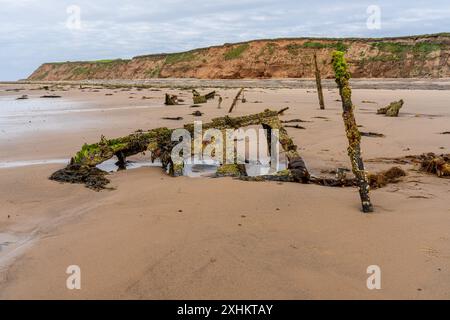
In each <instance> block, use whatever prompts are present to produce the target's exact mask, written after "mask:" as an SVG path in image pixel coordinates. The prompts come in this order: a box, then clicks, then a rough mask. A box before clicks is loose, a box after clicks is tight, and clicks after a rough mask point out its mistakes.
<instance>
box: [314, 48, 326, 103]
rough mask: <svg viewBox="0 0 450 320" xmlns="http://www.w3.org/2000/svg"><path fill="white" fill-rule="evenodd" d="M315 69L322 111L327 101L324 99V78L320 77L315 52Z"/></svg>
mask: <svg viewBox="0 0 450 320" xmlns="http://www.w3.org/2000/svg"><path fill="white" fill-rule="evenodd" d="M314 68H315V75H316V86H317V95H318V96H319V105H320V109H322V110H325V100H324V99H323V90H322V78H321V76H320V70H319V65H318V63H317V54H316V53H315V52H314Z"/></svg>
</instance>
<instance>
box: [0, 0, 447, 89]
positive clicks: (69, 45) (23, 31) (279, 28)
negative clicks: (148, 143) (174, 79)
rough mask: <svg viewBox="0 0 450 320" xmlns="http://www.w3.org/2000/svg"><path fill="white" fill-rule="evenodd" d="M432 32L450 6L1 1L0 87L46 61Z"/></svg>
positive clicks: (251, 0) (358, 0) (237, 0)
mask: <svg viewBox="0 0 450 320" xmlns="http://www.w3.org/2000/svg"><path fill="white" fill-rule="evenodd" d="M371 5H376V6H379V8H380V10H381V19H380V21H381V24H380V26H379V27H380V28H374V26H375V25H374V24H371V27H370V28H368V26H367V21H368V19H369V16H371V14H373V13H374V11H370V13H369V14H368V13H367V9H368V7H369V6H371ZM71 6H72V7H71ZM73 6H76V7H73ZM68 8H69V9H68ZM74 8H75V9H74ZM76 8H79V9H80V12H79V13H80V15H79V16H80V20H78V19H77V9H76ZM374 17H376V15H375V16H374V15H372V18H374ZM372 18H371V19H369V20H370V21H372V22H373V21H376V20H373V19H372ZM77 21H80V23H79V24H78V22H77ZM437 32H450V0H442V1H440V0H430V1H416V0H408V1H405V0H401V1H364V0H355V1H351V0H346V1H342V2H341V4H338V3H337V1H331V0H326V1H319V0H316V1H311V0H309V1H299V0H277V1H272V0H209V1H204V0H190V1H186V0H147V1H144V0H134V1H125V0H121V1H117V0H71V1H65V0H0V80H17V79H21V78H26V77H27V76H28V75H29V74H30V73H31V72H32V71H33V70H34V69H36V68H37V67H38V66H39V65H40V64H41V63H43V62H52V61H67V60H98V59H108V58H130V57H133V56H136V55H142V54H149V53H160V52H176V51H182V50H188V49H193V48H198V47H205V46H210V45H217V44H223V43H225V42H239V41H244V40H252V39H260V38H278V37H306V36H308V37H309V36H312V37H319V36H320V37H349V36H352V37H380V36H400V35H411V34H423V33H437Z"/></svg>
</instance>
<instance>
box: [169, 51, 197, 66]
mask: <svg viewBox="0 0 450 320" xmlns="http://www.w3.org/2000/svg"><path fill="white" fill-rule="evenodd" d="M195 59H196V55H195V54H194V53H193V52H192V51H189V52H180V53H171V54H169V55H167V57H166V64H176V63H179V62H189V61H193V60H195Z"/></svg>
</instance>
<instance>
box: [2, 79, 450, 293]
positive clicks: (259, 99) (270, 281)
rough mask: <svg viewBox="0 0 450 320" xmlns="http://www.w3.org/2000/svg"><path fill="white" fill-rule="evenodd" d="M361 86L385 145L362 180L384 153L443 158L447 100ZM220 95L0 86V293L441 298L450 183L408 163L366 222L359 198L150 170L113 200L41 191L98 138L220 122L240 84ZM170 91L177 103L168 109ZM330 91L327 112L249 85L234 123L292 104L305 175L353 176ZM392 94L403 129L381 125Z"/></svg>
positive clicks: (299, 97)
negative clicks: (378, 275) (75, 286)
mask: <svg viewBox="0 0 450 320" xmlns="http://www.w3.org/2000/svg"><path fill="white" fill-rule="evenodd" d="M366 81H367V83H363V85H364V86H362V87H361V88H359V89H358V88H356V89H354V90H353V102H354V104H355V105H356V109H355V115H356V120H357V122H358V124H359V125H361V126H362V127H361V131H367V132H376V133H382V134H384V135H385V137H383V138H371V137H363V140H362V151H363V157H364V159H365V160H367V161H366V169H367V170H368V171H371V172H375V171H379V170H382V169H387V168H389V167H391V166H392V164H387V163H383V162H380V161H376V160H374V159H377V158H393V157H400V156H406V155H419V154H422V153H426V152H434V153H436V154H442V153H450V139H449V135H445V134H441V133H442V132H446V131H450V105H449V101H450V91H448V90H438V89H439V88H437V87H436V86H433V85H423V87H422V89H417V87H413V90H412V89H407V88H406V87H408V86H407V83H408V82H405V83H401V84H400V85H398V86H397V87H396V85H395V84H392V83H391V85H386V84H385V83H384V84H383V81H382V80H377V81H373V83H372V85H371V84H370V81H369V80H366ZM423 81H424V82H426V80H423ZM253 82H255V80H253ZM399 82H401V81H400V80H399ZM177 87H178V86H177ZM208 87H210V86H208ZM371 88H381V89H371ZM13 89H19V90H15V91H14V90H13ZM213 89H214V88H213ZM215 89H216V90H217V92H218V93H220V95H221V96H222V97H223V98H224V100H223V104H222V108H221V109H218V108H217V99H216V100H210V101H208V103H206V104H204V105H202V106H201V107H200V108H198V109H194V108H191V105H192V94H191V91H190V90H189V89H188V88H177V89H173V88H172V89H170V88H156V87H154V88H142V89H137V88H120V87H118V88H104V87H101V86H99V85H98V84H91V85H86V84H85V85H84V86H83V88H80V87H79V85H75V84H67V83H66V84H61V85H58V86H56V87H55V88H54V91H47V90H43V88H42V85H41V84H38V83H28V84H19V83H9V84H1V85H0V148H1V150H2V152H0V203H1V204H2V207H1V209H0V298H2V299H97V298H102V299H449V298H450V282H449V281H448V279H450V228H449V226H450V205H449V200H448V199H449V196H448V195H449V192H450V180H449V179H445V178H438V177H436V176H434V175H429V174H426V173H423V172H420V171H418V170H417V168H415V167H414V166H412V165H410V164H406V165H401V167H402V168H403V169H404V170H406V172H407V176H406V177H404V178H402V180H401V182H399V183H397V184H390V185H388V186H386V187H384V188H381V189H377V190H373V191H372V192H371V197H372V201H373V204H374V207H375V212H374V213H373V214H369V215H364V214H362V213H361V210H360V202H359V196H358V193H357V190H356V189H355V188H330V187H321V186H317V185H303V184H296V183H279V182H245V181H239V180H235V179H232V178H217V179H213V178H191V177H178V178H172V177H169V176H168V175H166V174H165V173H164V172H163V170H162V169H161V168H157V167H142V168H138V169H132V170H126V171H121V172H116V173H113V174H111V175H110V176H109V178H110V179H111V186H112V187H114V190H103V191H100V192H95V191H92V190H89V189H87V188H85V187H84V186H82V185H72V184H60V183H57V182H54V181H50V180H48V177H49V176H50V175H51V174H52V173H53V172H54V171H56V170H58V169H61V168H62V167H64V163H66V162H67V161H68V160H69V159H70V158H71V157H72V156H73V155H74V154H75V153H76V152H77V151H78V150H79V149H80V148H81V146H82V145H83V144H84V143H94V142H97V141H98V140H99V139H100V136H101V135H105V136H106V137H108V138H113V137H120V136H124V135H127V134H129V133H132V132H134V131H135V130H138V129H143V130H146V129H152V128H157V127H165V126H166V127H169V128H178V127H181V126H182V125H183V124H187V123H192V122H193V121H194V120H202V121H205V122H206V121H208V120H211V119H213V118H215V117H221V116H225V115H226V114H227V110H228V108H229V106H230V104H231V101H232V99H233V97H234V96H235V94H236V92H237V89H235V88H226V87H225V86H220V87H217V88H215ZM199 90H200V91H202V92H208V91H211V90H210V89H205V88H201V89H199ZM166 92H167V93H171V94H176V95H178V97H179V98H181V99H183V100H184V101H185V102H184V103H182V104H181V105H176V106H165V105H164V94H165V93H166ZM44 94H56V95H61V98H58V99H43V98H40V96H42V95H44ZM21 95H28V99H27V100H16V98H18V97H20V96H21ZM324 95H325V103H326V110H320V109H319V107H318V102H317V93H316V91H315V90H314V89H310V88H306V87H305V88H292V87H284V88H283V87H280V86H279V85H278V83H276V86H272V87H271V86H270V85H268V84H267V83H264V85H261V86H260V87H257V85H255V86H252V87H251V88H249V89H247V90H246V91H245V97H246V100H247V102H246V103H245V104H243V103H240V104H238V106H237V108H236V110H235V111H233V113H232V116H240V115H248V114H252V113H258V112H262V111H264V110H265V109H267V108H270V109H273V110H279V109H282V108H285V107H289V110H288V111H286V112H285V114H284V115H283V116H282V119H283V120H289V119H298V118H300V119H302V120H304V121H306V122H304V123H301V125H302V126H304V127H305V130H300V129H295V128H288V132H289V134H290V135H291V136H292V137H293V138H294V141H295V143H296V144H297V145H298V146H299V152H300V154H301V155H302V157H303V158H304V160H305V162H306V165H307V167H308V169H309V170H310V172H311V173H313V174H315V175H320V174H321V173H322V172H324V171H325V170H333V169H336V168H339V167H346V168H349V167H350V163H349V159H348V156H347V150H346V149H347V144H348V142H347V138H346V136H345V131H344V124H343V121H342V116H341V114H342V106H341V102H340V101H338V100H339V99H340V97H339V93H338V90H337V89H336V88H333V87H332V86H331V84H330V86H326V89H325V90H324ZM143 97H145V99H144V98H143ZM399 99H403V100H404V101H405V105H404V107H403V109H402V110H401V112H400V116H399V117H398V118H388V117H384V116H380V115H377V114H376V110H377V109H378V108H380V107H383V106H386V105H388V104H389V103H390V102H392V101H396V100H399ZM194 110H201V111H202V112H203V113H204V115H203V116H202V117H201V118H197V117H194V116H192V115H191V113H192V112H193V111H194ZM163 117H182V118H183V120H180V121H173V120H163V119H162V118H163ZM70 265H78V266H80V268H81V270H82V289H81V290H68V289H67V288H66V279H67V277H68V275H67V274H66V269H67V267H68V266H70ZM371 265H378V266H380V268H381V270H382V289H381V290H368V288H367V286H366V280H367V278H368V276H369V275H368V274H367V272H366V270H367V267H368V266H371Z"/></svg>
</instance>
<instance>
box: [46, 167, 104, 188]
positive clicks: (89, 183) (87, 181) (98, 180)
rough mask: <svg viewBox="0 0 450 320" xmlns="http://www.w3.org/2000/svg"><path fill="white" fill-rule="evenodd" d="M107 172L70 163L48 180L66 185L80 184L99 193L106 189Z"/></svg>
mask: <svg viewBox="0 0 450 320" xmlns="http://www.w3.org/2000/svg"><path fill="white" fill-rule="evenodd" d="M106 175H108V173H107V172H105V171H103V170H100V169H98V168H96V167H90V166H87V165H81V164H77V163H71V164H69V165H68V166H67V167H65V168H63V169H61V170H58V171H56V172H55V173H53V174H52V175H51V176H50V180H54V181H58V182H68V183H81V184H84V185H85V186H86V187H87V188H89V189H92V190H95V191H100V190H103V189H105V188H106V186H107V185H108V184H109V180H108V179H107V178H106V177H105V176H106Z"/></svg>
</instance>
